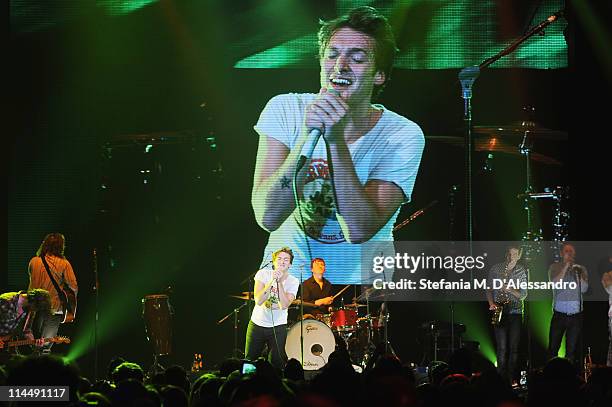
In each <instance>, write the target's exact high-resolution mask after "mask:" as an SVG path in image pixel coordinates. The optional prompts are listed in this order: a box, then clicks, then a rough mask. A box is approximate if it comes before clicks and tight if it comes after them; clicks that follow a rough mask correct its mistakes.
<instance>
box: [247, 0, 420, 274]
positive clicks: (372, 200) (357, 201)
mask: <svg viewBox="0 0 612 407" xmlns="http://www.w3.org/2000/svg"><path fill="white" fill-rule="evenodd" d="M396 51H397V49H396V45H395V39H394V36H393V32H392V30H391V26H390V25H389V23H388V21H387V19H386V18H385V17H384V16H382V15H381V14H380V13H379V12H378V11H377V10H375V9H374V8H372V7H367V6H364V7H358V8H356V9H353V10H352V11H350V12H349V13H348V14H347V15H344V16H342V17H339V18H337V19H334V20H331V21H327V22H323V23H322V25H321V28H320V31H319V62H320V86H321V88H320V90H319V92H318V93H286V94H282V95H278V96H275V97H273V98H272V99H270V101H269V102H268V103H267V105H266V106H265V108H264V109H263V111H262V112H261V115H260V117H259V121H258V122H257V124H256V125H255V126H254V128H255V130H256V131H257V133H258V134H259V147H258V151H257V161H256V165H255V173H254V182H253V190H252V199H251V201H252V206H253V210H254V212H255V217H256V219H257V223H258V224H259V225H260V226H261V227H262V228H264V229H265V230H267V231H268V232H270V237H269V240H268V244H267V247H266V249H265V253H264V258H269V255H270V253H271V252H272V251H273V250H274V249H275V248H277V247H280V246H282V245H289V246H291V247H292V249H293V250H294V254H295V257H296V262H297V264H302V265H305V264H309V263H310V261H311V260H312V259H313V258H316V257H319V258H324V259H325V261H326V262H327V267H328V269H329V270H334V273H336V272H339V273H340V272H341V273H343V275H342V277H341V278H340V280H341V282H343V283H345V284H349V283H354V284H358V283H361V270H360V263H361V257H360V255H361V251H360V245H359V244H360V243H363V242H366V241H369V240H377V241H392V240H393V234H392V229H393V225H394V223H395V219H396V218H397V215H398V213H399V210H400V206H401V205H402V204H403V203H405V202H409V201H410V198H411V194H412V189H413V186H414V182H415V180H416V176H417V172H418V169H419V164H420V161H421V155H422V152H423V147H424V140H425V139H424V137H423V132H422V131H421V129H420V127H419V126H418V125H417V124H415V123H414V122H412V121H410V120H408V119H407V118H405V117H403V116H401V115H399V114H397V113H395V112H393V111H391V110H389V109H387V108H386V107H384V106H383V105H380V104H373V103H372V100H373V98H374V97H376V96H378V95H379V93H380V92H381V91H382V89H383V88H384V87H385V85H386V84H387V82H388V81H389V79H390V76H391V68H392V66H393V60H394V56H395V53H396ZM301 157H303V158H301ZM298 162H304V163H305V165H304V166H303V167H302V168H301V170H300V171H299V174H298V177H297V189H298V197H299V201H300V206H299V208H300V209H301V210H297V209H296V205H295V201H294V195H293V189H292V185H293V178H294V173H295V171H296V168H297V167H298V165H297V164H298Z"/></svg>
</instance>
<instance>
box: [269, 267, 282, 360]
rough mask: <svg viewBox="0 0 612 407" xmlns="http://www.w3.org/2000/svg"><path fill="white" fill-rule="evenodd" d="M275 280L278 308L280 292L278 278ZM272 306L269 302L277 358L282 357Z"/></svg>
mask: <svg viewBox="0 0 612 407" xmlns="http://www.w3.org/2000/svg"><path fill="white" fill-rule="evenodd" d="M275 280H276V292H277V294H278V297H277V298H278V304H279V309H280V307H281V304H280V294H279V292H280V290H279V288H278V280H277V279H275ZM270 293H272V286H270ZM272 307H273V303H270V317H271V319H272V334H273V335H274V343H276V352H277V354H278V357H279V359H282V356H281V352H280V346H278V338H277V337H276V326H275V325H274V309H273V308H272Z"/></svg>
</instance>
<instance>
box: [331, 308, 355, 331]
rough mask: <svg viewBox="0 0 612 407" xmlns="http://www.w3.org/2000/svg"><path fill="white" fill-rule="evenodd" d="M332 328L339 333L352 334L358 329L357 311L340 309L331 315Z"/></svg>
mask: <svg viewBox="0 0 612 407" xmlns="http://www.w3.org/2000/svg"><path fill="white" fill-rule="evenodd" d="M331 328H332V329H333V330H335V331H338V332H352V331H354V330H355V329H357V311H355V310H354V309H345V308H339V309H335V310H333V311H332V313H331Z"/></svg>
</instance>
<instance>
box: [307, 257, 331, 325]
mask: <svg viewBox="0 0 612 407" xmlns="http://www.w3.org/2000/svg"><path fill="white" fill-rule="evenodd" d="M310 270H311V271H312V277H310V278H309V279H307V280H306V281H304V283H303V287H302V289H303V292H302V300H303V301H304V303H305V304H304V318H308V317H315V318H316V317H317V316H320V315H322V314H328V313H329V312H330V308H331V304H332V302H333V301H334V297H332V295H331V291H332V285H331V283H330V282H329V280H327V279H326V278H325V277H323V274H325V260H323V259H321V258H319V257H317V258H314V259H312V261H311V262H310ZM306 303H314V304H315V305H316V307H313V306H308V305H306ZM309 314H310V315H309Z"/></svg>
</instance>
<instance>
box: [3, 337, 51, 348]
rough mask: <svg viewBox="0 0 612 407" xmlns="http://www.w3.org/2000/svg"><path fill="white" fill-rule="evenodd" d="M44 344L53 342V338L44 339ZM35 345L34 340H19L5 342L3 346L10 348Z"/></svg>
mask: <svg viewBox="0 0 612 407" xmlns="http://www.w3.org/2000/svg"><path fill="white" fill-rule="evenodd" d="M44 340H45V343H47V342H53V341H55V338H44ZM35 343H36V339H20V340H17V341H10V342H7V343H6V344H5V345H6V346H7V347H11V346H23V345H34V344H35Z"/></svg>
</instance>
